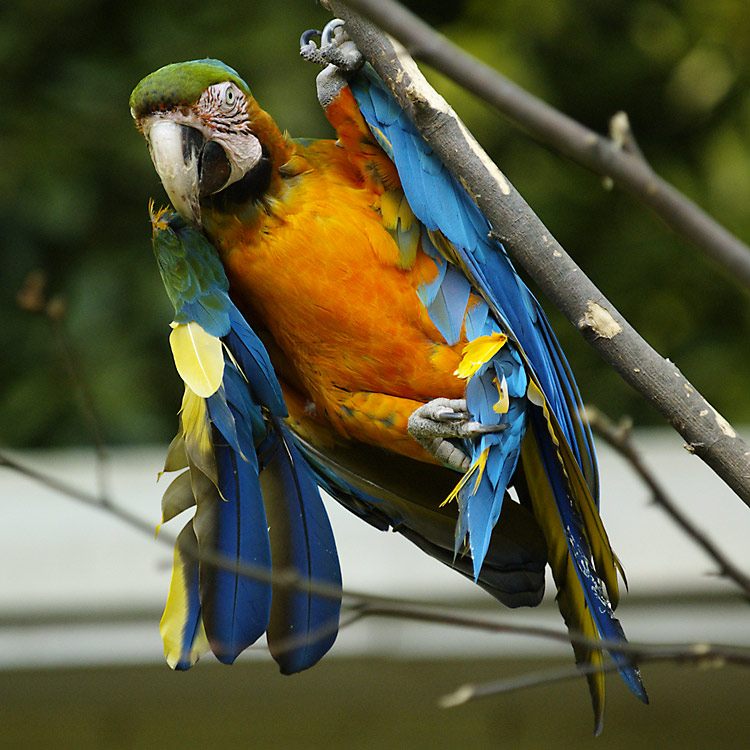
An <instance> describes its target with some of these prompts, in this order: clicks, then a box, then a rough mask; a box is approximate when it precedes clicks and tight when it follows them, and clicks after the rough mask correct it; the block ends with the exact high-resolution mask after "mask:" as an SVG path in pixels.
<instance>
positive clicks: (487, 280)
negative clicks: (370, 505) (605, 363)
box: [350, 66, 645, 697]
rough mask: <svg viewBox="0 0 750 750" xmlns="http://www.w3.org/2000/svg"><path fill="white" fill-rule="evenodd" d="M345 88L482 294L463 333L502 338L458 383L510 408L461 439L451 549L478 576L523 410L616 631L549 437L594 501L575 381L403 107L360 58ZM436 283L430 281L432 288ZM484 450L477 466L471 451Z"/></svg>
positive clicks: (534, 308)
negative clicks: (492, 430)
mask: <svg viewBox="0 0 750 750" xmlns="http://www.w3.org/2000/svg"><path fill="white" fill-rule="evenodd" d="M350 86H351V88H352V91H353V93H354V96H355V98H356V99H357V102H358V104H359V106H360V109H361V111H362V114H363V116H364V117H365V120H366V121H367V122H368V124H370V126H371V127H372V128H374V129H378V130H381V131H382V132H383V134H384V136H385V138H387V139H388V141H389V142H390V143H391V144H392V152H391V158H392V159H393V161H394V163H395V165H396V169H397V171H398V174H399V177H400V179H401V183H402V187H403V190H404V194H405V195H406V198H407V200H408V201H409V204H410V205H411V207H412V210H413V211H414V214H415V215H416V217H417V218H418V219H419V220H420V221H421V222H422V223H423V224H424V226H425V227H426V228H427V229H429V230H431V231H435V230H437V231H439V232H440V233H442V234H443V235H444V236H445V238H446V239H447V240H448V241H449V242H450V243H451V244H452V245H453V248H454V251H455V254H456V257H455V258H449V260H451V261H452V262H455V263H456V264H457V265H458V266H459V267H460V269H461V271H463V273H465V274H466V275H467V276H468V279H469V280H470V281H471V283H472V285H473V286H474V289H475V291H476V292H477V293H478V294H480V295H481V296H482V297H483V298H484V301H483V302H480V303H479V304H472V305H470V306H469V307H468V309H467V310H466V315H465V326H466V327H465V330H466V334H467V337H468V338H469V339H470V340H471V339H473V338H476V337H478V336H481V335H489V334H491V333H492V332H493V331H494V330H496V328H495V326H496V323H495V322H494V321H495V320H496V321H497V324H499V325H500V327H501V328H502V330H503V332H504V333H506V334H507V335H508V337H509V341H508V344H507V345H506V346H505V347H504V348H503V349H502V350H501V352H500V353H498V354H497V355H495V360H497V361H496V362H495V367H494V369H490V370H488V369H487V368H484V369H482V370H480V371H479V372H477V373H475V374H474V375H473V376H472V378H471V379H470V380H469V382H468V384H467V388H466V398H467V405H468V409H469V411H470V412H471V414H472V415H473V416H474V418H475V419H477V421H479V422H481V423H483V424H492V423H497V418H498V415H497V414H495V413H494V412H493V409H492V407H493V405H494V403H495V402H496V401H497V399H498V392H497V387H496V386H495V385H494V384H493V382H492V377H490V376H491V375H493V374H494V375H496V376H497V379H498V382H500V381H502V378H503V376H504V377H505V379H506V384H507V388H508V395H509V397H510V407H509V409H508V412H507V413H506V414H505V415H503V420H504V421H505V422H506V423H507V425H508V427H507V429H506V430H505V431H504V432H502V433H497V434H495V435H491V436H487V435H485V436H483V437H482V438H481V439H479V440H475V441H465V446H464V447H465V449H466V450H467V452H468V453H469V456H470V458H471V459H472V467H473V468H476V467H478V466H480V464H481V466H482V470H483V474H482V475H481V477H480V479H479V480H478V481H475V480H474V479H473V478H470V479H469V480H468V481H467V482H465V484H464V485H463V486H462V490H461V492H459V495H458V500H459V509H460V511H459V522H458V524H457V530H456V552H458V550H459V549H460V547H461V544H462V543H463V540H464V538H465V536H466V534H467V533H468V536H469V543H470V547H471V550H472V555H473V557H474V567H475V575H478V573H479V568H480V567H481V563H482V559H483V555H484V553H485V552H486V550H487V545H488V544H489V535H490V533H491V531H492V525H493V524H494V522H495V521H496V520H497V514H498V513H499V506H500V505H501V503H502V497H503V494H504V491H505V487H506V485H507V483H508V481H509V480H510V478H511V474H512V472H513V471H514V470H515V466H516V463H517V461H518V457H519V452H520V445H521V441H522V439H523V436H524V432H525V429H526V419H527V413H528V415H529V418H531V419H532V420H534V422H535V435H536V438H537V443H538V444H539V449H540V457H541V459H542V462H543V466H544V469H545V471H546V473H547V476H548V479H549V482H550V486H551V488H552V490H553V494H554V497H555V502H556V504H557V513H558V514H559V518H560V523H561V524H562V526H563V528H564V529H565V530H566V535H567V537H568V547H569V554H570V559H571V561H572V562H573V564H574V566H575V569H576V572H577V576H578V579H579V582H580V585H581V587H582V589H583V591H584V593H585V600H586V602H587V605H588V607H589V608H590V610H591V612H592V613H593V614H594V617H595V620H596V625H597V628H598V629H599V632H600V633H601V635H602V636H603V637H605V638H610V637H611V638H614V639H618V638H624V636H623V634H622V629H621V628H620V626H619V623H618V622H617V620H616V619H615V618H614V615H613V614H612V609H611V607H610V606H609V602H608V600H607V598H606V596H605V594H604V592H603V587H602V583H601V580H600V578H599V576H598V574H597V572H596V567H595V565H594V562H593V560H592V555H591V550H590V549H589V542H588V540H587V531H586V529H585V527H584V524H583V522H582V521H581V518H580V516H579V514H578V512H577V510H576V504H575V503H576V502H577V501H574V500H573V494H572V493H574V491H575V490H574V489H573V487H572V485H571V481H570V479H569V477H567V476H566V473H565V471H564V469H563V465H562V458H561V456H560V455H559V451H558V450H557V447H556V445H555V443H554V442H553V440H552V438H551V436H550V430H551V429H556V430H559V433H558V437H557V438H556V439H557V440H564V441H565V442H566V443H567V446H568V447H569V449H570V451H571V452H572V456H573V458H574V460H575V462H576V463H577V464H578V467H579V468H580V471H581V473H582V475H583V476H584V478H585V481H586V483H587V484H588V488H589V491H590V493H591V497H592V498H593V500H594V503H598V481H597V472H596V455H595V452H594V447H593V441H592V440H591V434H590V431H589V429H588V426H587V425H586V423H585V420H583V419H582V417H581V415H580V413H579V412H580V408H581V399H580V395H579V393H578V389H577V387H576V385H575V382H574V380H573V378H572V376H571V375H570V370H569V367H568V364H567V362H566V360H565V357H564V355H563V354H562V351H561V350H560V348H559V345H558V344H557V341H556V339H555V337H554V334H553V333H552V331H551V329H550V327H549V324H548V322H547V320H546V318H545V316H544V314H543V312H542V310H541V308H540V307H539V304H538V302H537V300H536V299H535V298H534V297H533V295H532V294H531V292H530V291H529V290H528V288H527V287H526V285H525V284H524V283H523V281H522V280H521V279H520V278H519V276H518V275H517V274H516V272H515V270H514V268H513V266H512V264H511V262H510V260H509V258H508V257H507V255H506V254H505V251H504V249H503V247H502V245H500V244H499V243H497V242H495V241H493V240H491V239H490V238H489V232H490V225H489V224H488V222H487V220H486V219H485V217H484V216H483V215H482V214H481V211H479V209H478V207H477V206H476V204H475V203H474V201H473V200H472V199H471V198H470V197H469V195H468V193H466V191H465V190H464V189H463V188H462V187H461V186H460V185H459V184H458V183H457V182H456V180H455V179H454V178H453V177H452V176H451V175H450V173H449V172H448V170H447V169H446V168H445V167H444V165H443V164H442V163H441V162H440V160H439V159H438V158H437V156H436V155H435V154H434V153H432V151H431V150H430V148H429V147H428V146H427V144H426V143H425V142H424V140H423V139H422V137H421V136H420V135H419V133H418V132H417V131H416V129H415V128H414V127H413V125H412V124H411V122H410V121H409V120H408V118H407V117H406V115H405V113H403V112H399V115H398V116H397V117H395V118H394V117H393V110H392V109H391V108H388V107H387V106H386V105H385V104H384V103H383V102H382V99H383V97H384V96H385V97H386V98H389V97H390V94H388V92H386V91H384V89H383V86H382V83H381V82H380V81H379V79H378V78H377V76H376V75H375V74H374V72H373V71H372V69H371V68H369V66H365V67H364V68H363V69H362V70H361V71H360V73H359V75H358V76H357V77H356V78H355V79H354V80H353V81H352V83H351V84H350ZM376 91H377V94H376V93H375V92H376ZM373 101H377V102H378V103H377V106H373V105H372V102H373ZM385 111H388V113H389V117H388V120H387V121H386V120H384V119H381V118H380V114H381V113H382V112H385ZM426 240H427V237H426V235H425V233H423V243H422V246H423V249H424V250H425V251H426V252H427V253H428V254H430V255H433V253H435V252H436V251H435V248H434V247H433V245H432V243H431V242H427V241H426ZM433 257H435V256H433ZM449 265H450V267H449V270H448V271H447V272H445V274H444V275H441V277H440V278H439V280H436V281H435V282H433V284H432V285H429V286H428V287H427V288H426V289H423V290H421V298H422V299H423V301H425V300H426V299H431V300H433V301H432V303H431V304H428V305H426V306H427V307H428V311H429V312H430V316H431V317H432V318H433V321H434V322H436V325H438V327H439V328H440V330H441V332H443V335H444V336H445V332H446V331H448V332H450V333H451V335H452V334H453V331H454V330H455V326H453V327H452V328H451V327H450V326H448V325H446V321H451V320H452V319H455V317H456V313H455V312H451V313H448V312H447V310H446V307H445V305H442V304H441V300H442V299H444V298H445V296H446V295H445V292H443V293H442V295H441V290H442V289H443V288H444V287H445V288H449V285H450V283H451V280H452V277H451V270H453V266H452V264H449ZM437 285H439V289H438V290H437V291H436V289H435V287H436V286H437ZM438 321H440V322H439V323H438ZM446 339H448V336H446ZM501 355H502V356H501ZM529 378H531V379H532V380H534V382H535V383H536V384H537V386H538V388H539V390H540V391H541V393H542V394H543V397H544V399H545V402H546V407H547V408H548V409H549V410H550V412H551V415H553V416H554V419H553V421H554V427H553V426H552V424H550V425H548V424H547V418H546V416H545V413H544V410H543V408H542V406H541V405H539V404H536V403H531V404H529V406H528V408H527V407H526V406H525V405H524V404H525V403H526V398H525V397H526V390H527V388H528V383H529ZM552 418H553V417H552V416H551V417H550V419H552ZM485 450H486V451H487V452H486V454H484V459H483V461H484V462H483V464H482V463H481V462H480V460H479V459H480V457H481V456H482V454H483V453H482V452H484V451H485ZM496 497H497V499H495V498H496ZM605 605H606V606H605ZM614 658H615V661H616V663H617V664H618V667H620V671H621V674H622V676H623V678H624V679H625V681H626V683H627V684H628V686H629V687H630V688H631V689H632V690H633V692H635V693H636V694H637V695H639V697H642V696H643V695H645V693H643V688H642V685H641V684H640V678H639V676H638V674H637V670H635V669H634V667H632V665H630V663H629V662H628V661H627V660H626V659H625V660H624V659H623V658H622V657H619V656H617V655H614Z"/></svg>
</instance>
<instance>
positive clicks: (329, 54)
mask: <svg viewBox="0 0 750 750" xmlns="http://www.w3.org/2000/svg"><path fill="white" fill-rule="evenodd" d="M316 36H319V37H320V48H318V46H317V45H316V44H315V42H314V41H313V39H314V37H316ZM300 55H301V56H302V57H303V58H304V59H305V60H307V61H308V62H312V63H316V64H317V65H329V64H330V65H334V66H335V67H337V68H339V69H340V70H345V71H351V70H357V69H359V68H360V67H362V65H363V63H364V57H362V53H361V52H360V51H359V50H358V49H357V46H356V45H355V44H354V42H352V41H351V39H349V37H348V36H347V34H346V30H345V29H344V22H343V21H342V20H341V19H340V18H334V19H333V20H332V21H329V22H328V23H327V24H326V26H325V28H324V29H323V31H322V33H320V32H318V31H316V30H315V29H310V30H309V31H305V32H304V33H303V34H302V36H301V37H300Z"/></svg>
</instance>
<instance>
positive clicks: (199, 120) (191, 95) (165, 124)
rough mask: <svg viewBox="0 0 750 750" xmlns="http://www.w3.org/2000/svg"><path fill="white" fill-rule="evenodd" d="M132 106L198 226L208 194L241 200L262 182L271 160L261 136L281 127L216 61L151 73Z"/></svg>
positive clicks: (178, 201) (158, 163) (275, 134)
mask: <svg viewBox="0 0 750 750" xmlns="http://www.w3.org/2000/svg"><path fill="white" fill-rule="evenodd" d="M130 112H131V114H132V116H133V119H134V120H135V122H136V125H137V126H138V129H139V130H140V131H141V132H142V133H143V135H144V137H145V138H146V140H147V141H148V146H149V151H150V152H151V158H152V160H153V162H154V166H155V167H156V171H157V172H158V174H159V177H160V178H161V181H162V184H163V185H164V189H165V190H166V191H167V194H168V195H169V198H170V200H171V201H172V205H173V206H174V207H175V209H176V210H177V212H178V213H179V214H180V215H181V216H182V217H183V218H184V219H185V220H186V221H188V222H190V223H192V224H194V225H196V226H200V225H201V204H202V203H205V200H206V199H208V200H212V199H215V197H216V196H224V197H228V198H233V199H234V200H235V202H242V201H246V200H248V199H249V198H251V197H254V195H257V194H260V193H262V192H263V191H264V190H265V189H267V188H268V184H269V182H270V179H271V172H272V171H273V164H272V160H271V158H270V156H269V151H268V148H267V143H265V142H264V141H266V140H267V139H274V140H278V139H279V138H280V133H279V131H278V128H276V126H275V124H274V123H273V120H271V118H270V117H269V116H268V115H267V114H266V113H265V112H263V110H261V109H260V108H259V107H258V105H257V104H256V102H255V100H254V99H253V97H252V95H251V94H250V89H249V88H248V86H247V84H246V83H245V82H244V81H243V80H242V78H240V76H239V75H238V74H237V73H236V71H234V70H232V68H230V67H229V66H228V65H225V64H224V63H222V62H220V61H219V60H210V59H206V60H194V61H192V62H184V63H174V64H172V65H167V66H165V67H163V68H160V69H159V70H157V71H156V72H154V73H151V74H150V75H148V76H146V77H145V78H144V79H143V80H142V81H141V82H140V83H139V84H138V85H137V86H136V87H135V89H133V93H132V94H131V95H130Z"/></svg>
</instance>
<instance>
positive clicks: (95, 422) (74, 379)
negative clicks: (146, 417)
mask: <svg viewBox="0 0 750 750" xmlns="http://www.w3.org/2000/svg"><path fill="white" fill-rule="evenodd" d="M46 285H47V280H46V277H45V275H44V273H43V272H42V271H39V270H36V271H31V272H30V273H29V274H28V275H27V276H26V278H25V279H24V282H23V284H22V286H21V289H20V290H19V291H18V294H17V296H16V301H17V302H18V306H19V307H20V308H21V309H22V310H25V311H26V312H30V313H34V314H36V315H41V316H42V317H43V318H44V319H45V320H46V321H47V323H48V325H49V326H50V328H51V329H52V333H53V335H54V337H55V341H56V343H57V347H58V349H59V351H60V354H61V355H62V358H63V361H64V362H65V367H66V369H67V371H68V376H69V379H70V383H71V386H72V388H73V391H74V393H75V394H76V400H77V401H78V406H79V408H80V410H81V413H82V414H83V418H84V419H85V421H86V424H87V426H88V428H89V432H90V433H91V439H92V440H93V443H94V450H95V451H96V474H97V484H98V487H99V494H100V495H101V496H102V497H105V496H106V495H107V492H108V485H109V468H108V461H109V458H108V455H107V449H106V447H105V440H104V428H103V427H102V419H101V417H100V416H99V412H98V410H97V408H96V401H95V399H94V394H93V393H92V390H91V386H90V384H89V381H88V378H86V374H85V373H84V371H83V368H82V367H81V363H80V361H79V359H78V355H77V353H76V350H75V347H74V346H73V342H72V341H71V339H70V333H69V332H68V327H67V324H66V315H67V304H66V302H65V299H64V297H63V296H62V295H61V294H55V295H53V296H51V297H48V296H47V293H46Z"/></svg>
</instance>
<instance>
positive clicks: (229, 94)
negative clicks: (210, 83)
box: [224, 86, 237, 107]
mask: <svg viewBox="0 0 750 750" xmlns="http://www.w3.org/2000/svg"><path fill="white" fill-rule="evenodd" d="M236 98H237V97H236V96H235V93H234V90H233V89H232V87H231V86H227V88H226V91H225V92H224V104H225V105H226V106H227V107H231V106H232V105H233V104H234V102H235V99H236Z"/></svg>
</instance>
